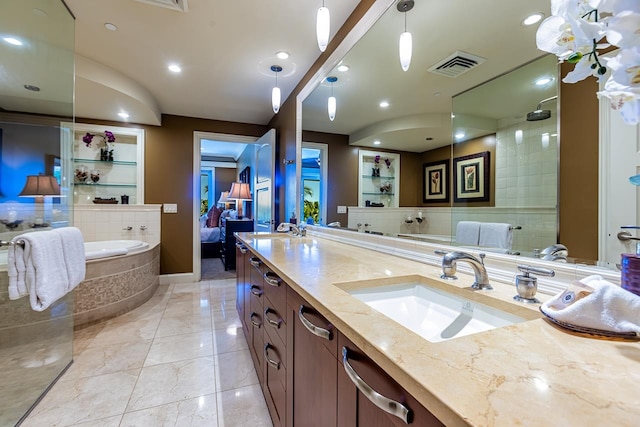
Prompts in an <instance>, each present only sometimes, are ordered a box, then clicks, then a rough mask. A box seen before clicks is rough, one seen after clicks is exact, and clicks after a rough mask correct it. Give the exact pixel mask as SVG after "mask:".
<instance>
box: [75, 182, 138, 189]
mask: <svg viewBox="0 0 640 427" xmlns="http://www.w3.org/2000/svg"><path fill="white" fill-rule="evenodd" d="M75 185H82V186H86V187H131V188H136V187H137V186H136V184H103V183H101V182H76V183H75Z"/></svg>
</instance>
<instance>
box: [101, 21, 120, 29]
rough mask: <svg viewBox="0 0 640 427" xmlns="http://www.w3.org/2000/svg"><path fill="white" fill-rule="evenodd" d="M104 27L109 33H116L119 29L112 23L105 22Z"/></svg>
mask: <svg viewBox="0 0 640 427" xmlns="http://www.w3.org/2000/svg"><path fill="white" fill-rule="evenodd" d="M104 27H105V28H106V29H107V30H109V31H116V30H117V29H118V27H116V25H115V24H112V23H111V22H105V23H104Z"/></svg>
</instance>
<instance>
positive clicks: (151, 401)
mask: <svg viewBox="0 0 640 427" xmlns="http://www.w3.org/2000/svg"><path fill="white" fill-rule="evenodd" d="M215 391H216V385H215V374H214V366H213V358H212V357H202V358H198V359H189V360H182V361H179V362H173V363H166V364H163V365H155V366H149V367H146V368H142V371H141V372H140V377H139V378H138V382H137V383H136V386H135V388H134V390H133V393H132V394H131V399H130V400H129V405H128V406H127V412H132V411H135V410H139V409H147V408H151V407H154V406H158V405H164V404H167V403H172V402H178V401H180V400H185V399H191V398H194V397H198V396H204V395H207V394H212V393H215Z"/></svg>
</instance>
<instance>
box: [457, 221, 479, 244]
mask: <svg viewBox="0 0 640 427" xmlns="http://www.w3.org/2000/svg"><path fill="white" fill-rule="evenodd" d="M479 239H480V223H479V222H476V221H460V222H458V225H457V226H456V243H459V244H461V245H474V246H478V242H479Z"/></svg>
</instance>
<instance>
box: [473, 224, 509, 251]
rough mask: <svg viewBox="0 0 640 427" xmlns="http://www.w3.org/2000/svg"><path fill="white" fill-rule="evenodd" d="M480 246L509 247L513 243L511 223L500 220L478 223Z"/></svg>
mask: <svg viewBox="0 0 640 427" xmlns="http://www.w3.org/2000/svg"><path fill="white" fill-rule="evenodd" d="M478 244H479V245H480V246H488V247H491V248H502V249H509V250H510V249H511V247H512V245H513V229H512V227H511V224H504V223H500V222H483V223H481V224H480V238H479V241H478Z"/></svg>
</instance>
